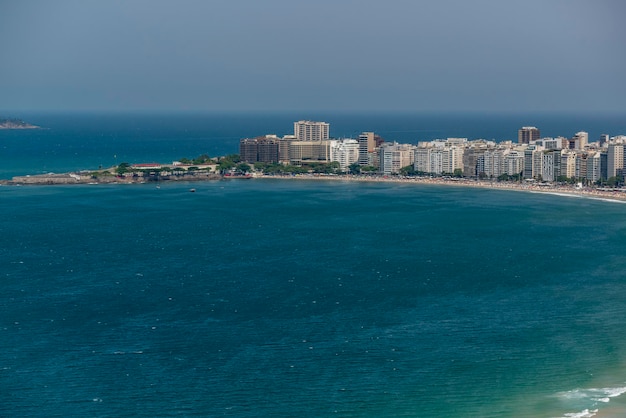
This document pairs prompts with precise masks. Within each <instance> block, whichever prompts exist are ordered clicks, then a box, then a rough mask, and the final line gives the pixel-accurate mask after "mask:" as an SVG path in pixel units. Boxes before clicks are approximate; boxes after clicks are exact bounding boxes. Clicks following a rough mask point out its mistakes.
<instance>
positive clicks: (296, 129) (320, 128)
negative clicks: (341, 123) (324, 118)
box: [293, 120, 330, 141]
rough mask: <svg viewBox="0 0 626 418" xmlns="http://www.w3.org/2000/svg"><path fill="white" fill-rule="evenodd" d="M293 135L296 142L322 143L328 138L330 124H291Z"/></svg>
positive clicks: (302, 121)
mask: <svg viewBox="0 0 626 418" xmlns="http://www.w3.org/2000/svg"><path fill="white" fill-rule="evenodd" d="M293 134H294V135H295V137H296V139H297V140H298V141H323V140H326V139H328V138H329V134H330V124H328V123H326V122H314V121H311V120H300V121H298V122H294V123H293Z"/></svg>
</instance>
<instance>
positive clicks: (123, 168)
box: [115, 163, 131, 176]
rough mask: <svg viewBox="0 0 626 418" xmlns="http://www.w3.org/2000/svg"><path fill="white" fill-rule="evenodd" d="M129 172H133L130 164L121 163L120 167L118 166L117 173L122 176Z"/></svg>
mask: <svg viewBox="0 0 626 418" xmlns="http://www.w3.org/2000/svg"><path fill="white" fill-rule="evenodd" d="M129 171H131V169H130V164H129V163H120V165H118V166H117V168H116V169H115V172H116V173H117V174H119V175H120V176H121V175H122V174H125V173H128V172H129Z"/></svg>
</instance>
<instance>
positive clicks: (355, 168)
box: [348, 163, 361, 174]
mask: <svg viewBox="0 0 626 418" xmlns="http://www.w3.org/2000/svg"><path fill="white" fill-rule="evenodd" d="M348 172H349V173H350V174H360V173H361V166H360V165H359V163H352V164H350V165H349V166H348Z"/></svg>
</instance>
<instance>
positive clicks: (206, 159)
mask: <svg viewBox="0 0 626 418" xmlns="http://www.w3.org/2000/svg"><path fill="white" fill-rule="evenodd" d="M210 162H211V157H209V156H208V155H207V154H202V155H200V156H198V157H196V158H194V159H193V160H192V162H191V163H192V164H197V165H203V164H207V163H210Z"/></svg>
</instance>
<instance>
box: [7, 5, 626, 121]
mask: <svg viewBox="0 0 626 418" xmlns="http://www.w3.org/2000/svg"><path fill="white" fill-rule="evenodd" d="M625 14H626V5H624V3H622V2H619V1H611V0H604V1H597V2H588V1H550V2H539V1H527V2H513V3H511V2H507V3H501V2H490V1H476V2H471V3H467V2H462V1H458V0H449V1H445V2H419V3H414V2H408V1H401V0H395V1H392V2H386V3H384V4H383V3H379V2H374V1H371V0H366V1H362V2H355V1H348V0H342V1H335V2H330V1H327V0H323V1H320V2H316V3H312V4H305V3H298V2H288V1H285V0H269V1H267V2H262V3H259V2H252V1H247V0H241V1H236V2H226V1H212V2H202V1H194V0H187V1H183V2H180V3H176V4H174V3H170V2H166V1H145V0H133V1H128V2H104V1H95V2H79V1H73V0H59V1H57V2H53V3H52V2H45V1H41V0H27V1H20V2H17V1H14V2H11V1H7V2H2V3H1V4H0V48H2V51H3V59H2V65H0V89H1V90H2V92H3V94H2V95H1V96H0V112H4V113H7V112H10V113H11V114H15V112H20V111H22V112H28V111H175V112H185V111H190V112H199V111H250V110H253V111H282V110H297V111H307V110H320V109H325V110H329V111H335V110H336V111H383V112H384V111H390V112H393V111H417V112H424V111H434V112H442V111H458V112H467V111H473V112H595V113H598V112H613V113H615V112H623V111H624V106H623V97H624V96H625V95H626V83H623V77H622V75H621V68H624V65H626V53H625V52H624V48H623V43H622V42H621V39H622V37H621V36H620V34H621V30H622V29H621V22H620V18H621V16H624V15H625Z"/></svg>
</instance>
